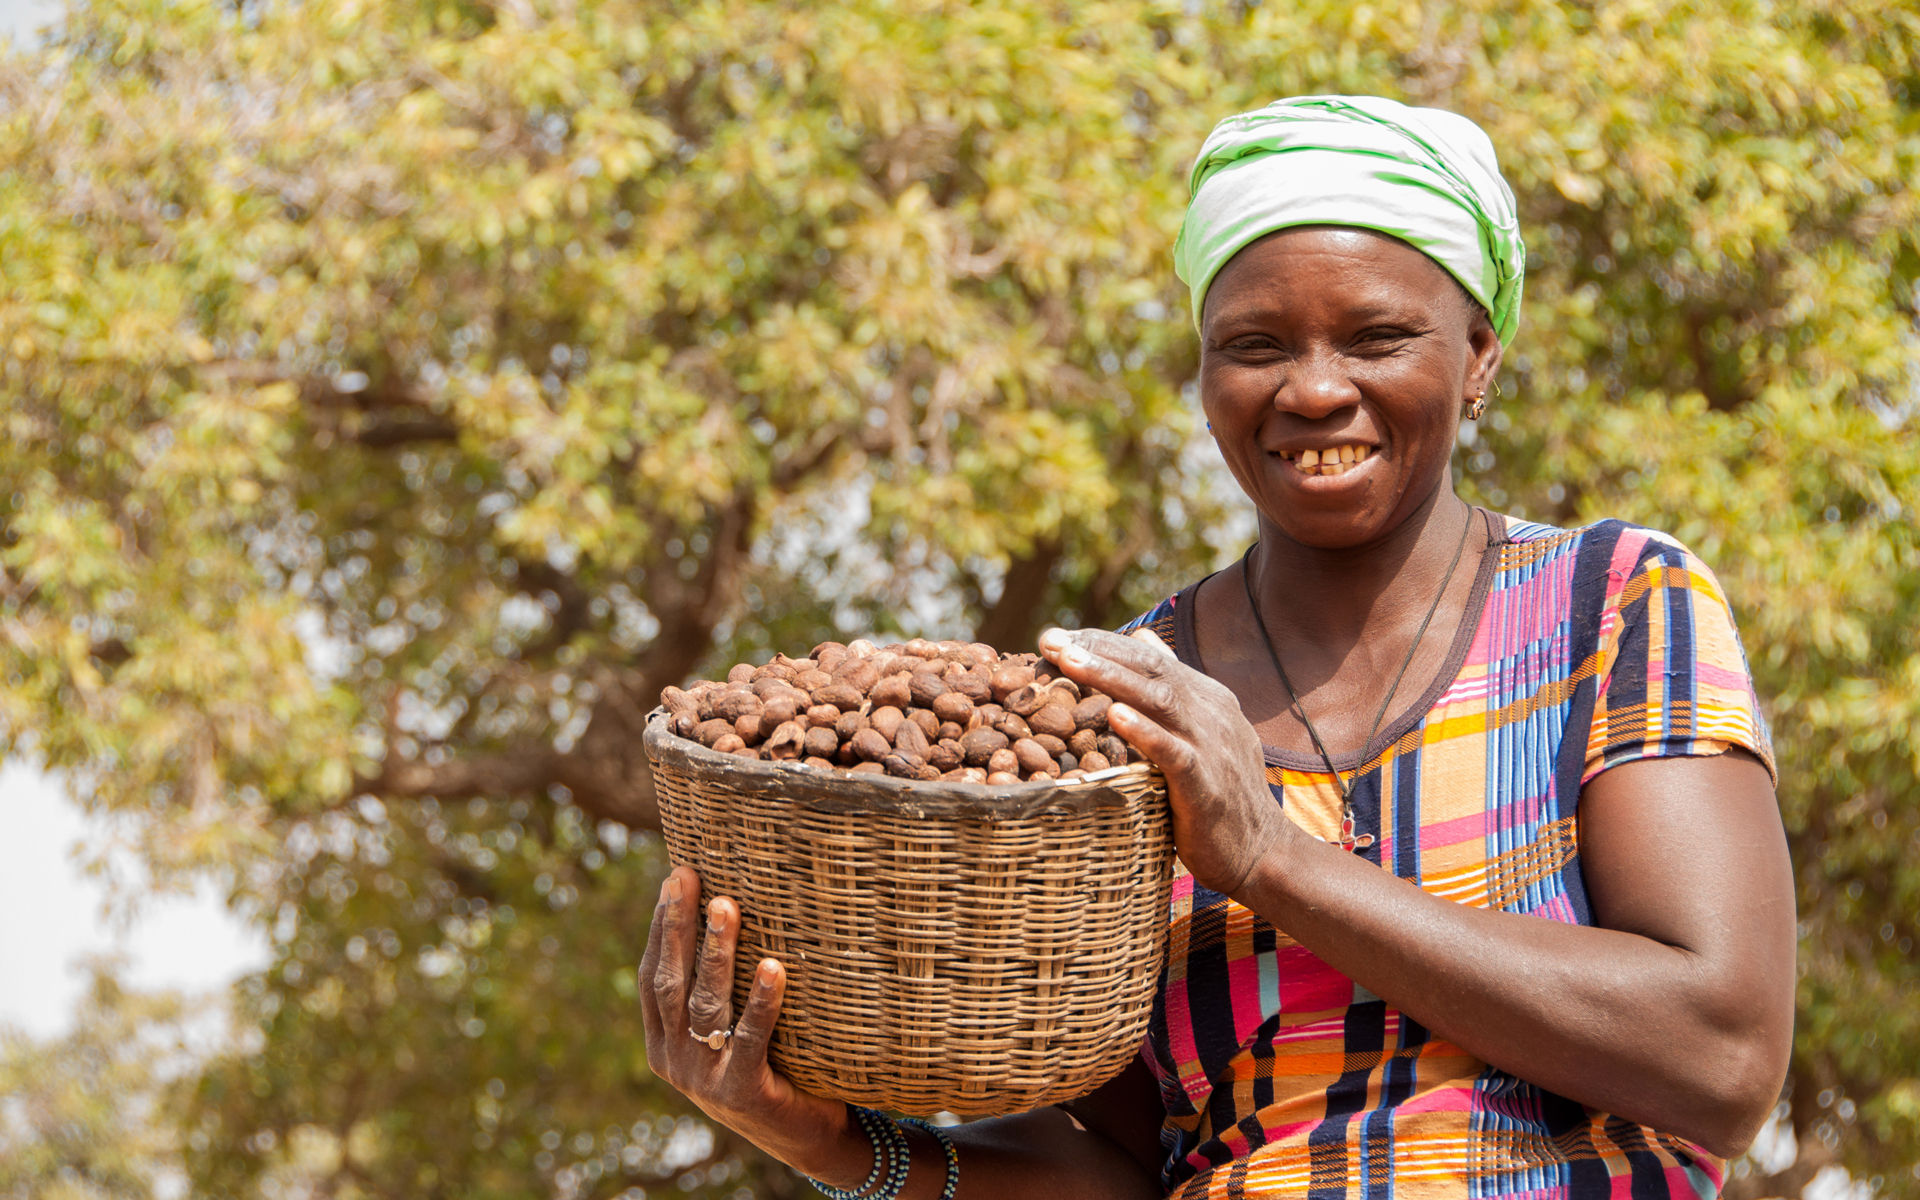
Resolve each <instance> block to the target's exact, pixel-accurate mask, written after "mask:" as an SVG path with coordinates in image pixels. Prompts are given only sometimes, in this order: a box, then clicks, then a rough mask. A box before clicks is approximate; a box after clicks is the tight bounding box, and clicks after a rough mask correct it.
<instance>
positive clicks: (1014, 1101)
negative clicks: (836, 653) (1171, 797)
mask: <svg viewBox="0 0 1920 1200" xmlns="http://www.w3.org/2000/svg"><path fill="white" fill-rule="evenodd" d="M646 751H647V759H648V761H649V762H651V763H652V764H653V770H654V783H655V785H656V787H657V789H658V792H659V797H660V815H661V824H662V826H663V827H664V829H665V831H666V837H667V848H668V851H669V853H670V854H671V856H672V858H673V861H674V862H675V863H676V864H686V865H688V866H691V867H693V868H694V869H695V870H697V871H699V872H700V877H701V880H702V884H703V890H704V891H705V893H706V894H707V895H710V896H712V895H727V896H732V897H733V898H734V899H736V900H737V901H738V902H739V904H740V908H741V912H742V922H741V937H740V951H739V954H738V957H737V959H736V962H737V964H738V968H739V969H738V970H737V971H736V973H735V977H734V1002H735V1011H736V1012H737V1011H738V1010H739V1008H740V1007H741V1006H742V1005H744V1004H745V1002H746V991H747V985H748V984H749V982H750V981H751V978H752V971H753V967H754V964H756V963H757V962H758V961H759V960H760V959H761V958H763V957H772V958H777V959H779V960H780V961H781V962H782V963H784V964H785V965H786V967H787V969H788V971H789V974H790V978H789V983H788V987H787V995H786V1001H785V1003H784V1005H783V1007H782V1010H781V1016H780V1021H779V1024H778V1025H776V1026H775V1028H774V1034H773V1045H772V1049H771V1051H770V1057H771V1059H772V1061H773V1065H774V1066H775V1068H777V1069H778V1070H780V1071H781V1072H783V1073H785V1074H786V1075H787V1076H788V1077H789V1078H790V1079H792V1080H793V1082H794V1083H795V1085H797V1086H798V1087H800V1088H801V1089H802V1090H804V1091H808V1092H813V1093H816V1094H818V1095H824V1096H831V1097H834V1098H836V1099H843V1100H850V1101H852V1102H854V1103H856V1104H864V1105H868V1106H870V1107H875V1108H883V1109H891V1110H894V1111H898V1112H906V1113H914V1114H920V1115H927V1114H931V1113H935V1112H939V1111H942V1110H945V1111H949V1112H955V1113H960V1114H963V1115H965V1116H969V1117H972V1116H987V1115H992V1114H998V1113H1009V1112H1021V1111H1025V1110H1027V1109H1031V1108H1037V1107H1040V1106H1041V1105H1045V1104H1052V1103H1056V1102H1059V1101H1062V1100H1068V1099H1072V1098H1073V1097H1075V1096H1080V1095H1084V1094H1085V1093H1087V1092H1089V1091H1091V1090H1093V1088H1095V1087H1097V1086H1099V1085H1100V1084H1101V1083H1103V1082H1105V1081H1106V1080H1107V1079H1109V1078H1111V1077H1112V1076H1113V1075H1115V1074H1117V1073H1118V1072H1119V1071H1120V1069H1121V1068H1122V1067H1124V1066H1125V1065H1126V1064H1127V1062H1128V1061H1129V1060H1131V1059H1132V1058H1133V1056H1134V1055H1135V1054H1136V1053H1137V1052H1138V1050H1139V1047H1140V1040H1141V1037H1142V1035H1143V1034H1144V1033H1145V1031H1146V1025H1147V1018H1148V1016H1149V1015H1150V1013H1151V1010H1152V1007H1153V990H1154V984H1155V981H1156V979H1157V978H1158V975H1159V971H1160V964H1161V958H1162V956H1163V954H1164V951H1165V948H1166V936H1167V897H1168V889H1169V886H1170V883H1171V876H1172V864H1173V839H1172V835H1171V833H1170V831H1169V828H1168V822H1167V805H1166V788H1165V784H1164V781H1163V780H1162V779H1161V777H1160V774H1159V772H1158V771H1157V770H1155V769H1154V768H1152V767H1150V766H1147V765H1144V764H1137V765H1134V766H1129V767H1117V768H1114V769H1113V770H1111V771H1103V772H1101V773H1100V774H1099V775H1096V776H1091V777H1089V778H1088V779H1087V780H1086V781H1084V782H1081V783H1076V784H1065V785H1050V784H1022V785H1018V786H1009V787H996V788H988V787H985V786H982V785H978V784H949V783H916V782H910V781H908V780H903V779H894V778H890V777H887V776H882V775H856V774H853V773H850V772H846V773H843V772H826V771H818V770H813V769H809V768H805V767H802V766H800V764H798V763H773V762H758V761H754V760H752V759H745V758H739V757H736V756H734V755H730V754H718V753H715V752H714V751H712V750H709V749H707V748H706V747H704V746H702V745H700V744H699V743H698V742H693V741H688V740H686V739H684V738H679V737H675V736H674V735H673V734H671V733H669V732H668V731H667V728H666V722H665V714H664V710H658V711H656V712H654V713H653V715H652V716H651V718H650V719H649V720H648V722H647V733H646Z"/></svg>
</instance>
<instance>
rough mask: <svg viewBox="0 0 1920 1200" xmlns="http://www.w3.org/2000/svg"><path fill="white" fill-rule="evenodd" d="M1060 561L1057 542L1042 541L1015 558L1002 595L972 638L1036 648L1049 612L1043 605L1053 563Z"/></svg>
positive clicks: (1012, 647)
mask: <svg viewBox="0 0 1920 1200" xmlns="http://www.w3.org/2000/svg"><path fill="white" fill-rule="evenodd" d="M1059 561H1060V544H1059V543H1058V542H1041V543H1039V544H1037V545H1035V546H1034V548H1033V551H1032V553H1030V554H1027V555H1024V556H1022V557H1019V558H1016V559H1014V560H1013V562H1012V563H1010V564H1009V565H1008V567H1007V578H1006V583H1005V585H1004V586H1002V587H1001V589H1000V598H999V599H998V600H996V601H994V603H993V606H992V607H991V608H989V609H987V611H986V613H985V615H983V616H982V617H981V618H980V624H979V626H978V627H977V628H976V629H975V630H974V631H973V640H974V641H976V642H985V643H986V644H987V645H989V646H992V647H993V648H994V649H996V650H1001V651H1008V652H1015V651H1021V650H1031V649H1033V644H1034V640H1035V639H1036V638H1038V637H1039V636H1040V623H1041V621H1042V620H1043V619H1044V618H1045V615H1046V614H1045V610H1044V605H1045V604H1046V599H1047V592H1048V591H1049V590H1050V589H1051V587H1052V584H1053V566H1054V564H1055V563H1057V562H1059Z"/></svg>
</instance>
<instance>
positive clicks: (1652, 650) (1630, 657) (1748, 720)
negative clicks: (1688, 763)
mask: <svg viewBox="0 0 1920 1200" xmlns="http://www.w3.org/2000/svg"><path fill="white" fill-rule="evenodd" d="M1634 532H1635V533H1636V534H1639V535H1640V536H1639V537H1631V536H1630V537H1627V538H1623V539H1622V540H1621V542H1620V543H1619V544H1618V545H1617V547H1616V554H1615V558H1614V562H1613V564H1612V566H1611V567H1610V569H1609V571H1608V573H1607V591H1608V601H1607V606H1606V609H1605V611H1604V614H1603V616H1602V626H1601V630H1600V647H1599V648H1600V665H1601V676H1600V680H1599V688H1598V692H1597V698H1596V703H1595V705H1594V713H1593V725H1592V728H1591V729H1590V730H1589V731H1588V736H1587V758H1586V770H1585V772H1584V774H1583V775H1582V777H1581V782H1582V783H1585V782H1586V781H1587V780H1589V779H1592V778H1593V777H1594V776H1595V775H1598V774H1599V773H1600V772H1602V771H1604V770H1606V769H1607V768H1608V767H1613V766H1618V765H1619V764H1621V763H1624V762H1633V761H1635V760H1637V759H1642V758H1670V757H1685V756H1695V757H1698V756H1707V755H1715V754H1724V753H1726V752H1727V751H1728V750H1730V749H1732V748H1733V747H1735V746H1739V747H1741V748H1742V749H1745V750H1748V751H1750V752H1752V753H1753V754H1754V755H1755V756H1756V757H1758V758H1759V759H1760V761H1761V762H1762V763H1764V764H1765V765H1766V768H1767V773H1768V774H1769V775H1772V776H1773V777H1774V782H1775V783H1778V782H1779V774H1778V772H1777V771H1776V770H1775V767H1774V759H1773V743H1772V739H1771V738H1770V737H1769V736H1768V733H1767V725H1766V718H1765V717H1764V716H1763V715H1762V713H1761V711H1760V702H1759V699H1758V697H1757V695H1756V694H1755V692H1754V687H1753V673H1752V672H1751V671H1750V670H1749V669H1748V667H1747V656H1746V651H1745V650H1744V649H1742V647H1741V645H1740V634H1739V631H1738V630H1737V629H1735V628H1734V623H1733V612H1732V610H1731V609H1730V608H1729V607H1728V605H1727V598H1726V593H1725V592H1724V591H1723V590H1722V589H1721V587H1720V581H1719V580H1718V579H1716V578H1714V574H1713V571H1712V570H1711V569H1709V568H1708V567H1707V565H1706V564H1705V563H1703V562H1701V561H1700V559H1698V558H1696V557H1695V556H1694V555H1693V553H1692V552H1691V551H1689V550H1688V549H1687V548H1686V547H1684V546H1682V545H1680V544H1679V543H1678V542H1675V541H1673V540H1671V539H1669V538H1666V537H1664V536H1662V535H1659V534H1654V533H1651V531H1646V530H1635V531H1634ZM1635 543H1637V545H1636V544H1635Z"/></svg>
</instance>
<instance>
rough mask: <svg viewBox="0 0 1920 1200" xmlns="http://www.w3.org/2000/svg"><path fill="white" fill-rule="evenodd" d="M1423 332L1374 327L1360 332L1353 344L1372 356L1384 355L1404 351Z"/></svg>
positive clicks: (1395, 327)
mask: <svg viewBox="0 0 1920 1200" xmlns="http://www.w3.org/2000/svg"><path fill="white" fill-rule="evenodd" d="M1422 332H1423V331H1421V330H1418V329H1408V328H1406V327H1404V326H1400V325H1374V326H1370V327H1368V328H1366V329H1363V330H1361V331H1360V332H1359V334H1358V335H1357V336H1355V337H1354V339H1353V344H1354V345H1355V346H1357V347H1359V348H1360V349H1361V350H1363V351H1366V352H1368V353H1372V354H1382V353H1387V352H1390V351H1394V350H1399V349H1402V348H1404V347H1405V346H1406V344H1407V343H1408V342H1411V341H1413V340H1414V339H1416V338H1418V337H1420V336H1421V335H1422Z"/></svg>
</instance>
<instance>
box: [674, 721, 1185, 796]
mask: <svg viewBox="0 0 1920 1200" xmlns="http://www.w3.org/2000/svg"><path fill="white" fill-rule="evenodd" d="M668 715H669V714H668V711H667V709H666V707H665V706H664V705H663V706H661V707H659V708H656V709H654V710H653V711H652V712H650V713H648V714H647V723H646V732H645V734H644V735H643V737H642V744H643V746H644V748H645V750H646V754H647V763H648V765H649V766H652V767H653V768H654V769H655V770H658V769H659V768H660V767H661V765H662V764H665V765H667V766H669V767H672V768H675V769H677V770H679V771H681V772H683V773H685V774H687V775H692V776H697V777H699V778H700V779H703V780H705V781H708V782H712V783H719V784H723V785H725V786H727V787H730V788H732V789H733V790H735V791H737V792H743V793H746V794H749V795H756V796H769V797H778V798H780V799H783V800H788V801H791V802H794V803H797V804H799V805H801V806H803V807H806V808H810V809H815V810H817V811H820V812H833V813H862V812H871V813H885V814H888V815H893V816H909V817H964V818H969V819H973V820H986V821H1017V820H1024V819H1026V818H1029V817H1033V816H1037V815H1039V814H1040V813H1043V812H1051V813H1062V812H1064V813H1083V812H1091V811H1093V810H1096V809H1103V808H1113V807H1124V806H1125V805H1127V804H1129V803H1131V802H1132V801H1131V799H1130V798H1129V797H1128V795H1127V794H1126V793H1125V792H1123V791H1121V790H1120V787H1122V786H1125V785H1128V784H1135V783H1142V782H1144V783H1146V784H1147V785H1148V787H1149V788H1150V789H1153V788H1159V789H1164V788H1165V786H1166V781H1165V779H1164V778H1163V777H1162V776H1161V774H1160V768H1159V767H1157V766H1155V765H1154V764H1152V763H1150V762H1141V763H1129V764H1128V765H1126V766H1124V767H1109V768H1108V769H1107V770H1105V771H1100V772H1097V773H1096V774H1093V775H1089V776H1087V777H1086V778H1085V779H1079V780H1075V781H1073V782H1072V783H1018V784H996V785H994V786H991V787H989V786H988V785H986V784H984V783H950V782H946V781H937V782H922V781H920V780H917V779H900V778H897V777H895V776H892V775H878V774H874V773H872V772H864V771H863V772H853V771H840V770H836V771H834V772H833V773H832V774H828V773H826V772H823V771H821V770H819V769H817V768H815V767H809V766H807V765H805V764H804V763H799V762H765V761H762V760H760V759H752V758H742V757H740V756H739V755H737V754H722V753H720V752H719V751H717V750H712V749H709V748H708V747H706V746H702V745H701V744H700V743H699V742H696V741H693V740H692V739H689V738H683V737H680V736H679V735H677V734H675V733H674V732H673V731H672V730H670V729H668V728H667V717H668ZM1116 785H1118V786H1116Z"/></svg>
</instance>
